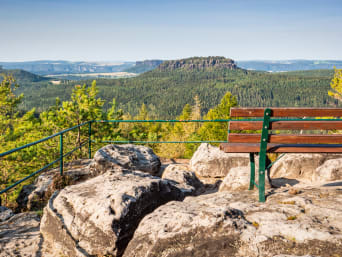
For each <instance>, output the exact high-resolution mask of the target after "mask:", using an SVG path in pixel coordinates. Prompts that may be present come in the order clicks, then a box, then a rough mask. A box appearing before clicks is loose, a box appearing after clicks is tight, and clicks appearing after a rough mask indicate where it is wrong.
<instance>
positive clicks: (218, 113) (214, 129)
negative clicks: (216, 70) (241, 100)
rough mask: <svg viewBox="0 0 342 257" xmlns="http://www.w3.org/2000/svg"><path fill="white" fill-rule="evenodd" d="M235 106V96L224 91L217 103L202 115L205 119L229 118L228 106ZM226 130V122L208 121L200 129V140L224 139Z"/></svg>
mask: <svg viewBox="0 0 342 257" xmlns="http://www.w3.org/2000/svg"><path fill="white" fill-rule="evenodd" d="M234 106H237V100H236V97H234V96H233V95H232V94H231V93H230V92H228V93H226V94H225V95H224V97H223V98H222V100H221V102H220V104H219V105H217V106H216V107H215V108H213V109H211V110H209V112H208V114H207V115H206V116H205V117H204V119H206V120H219V119H230V108H231V107H234ZM227 131H228V122H208V123H206V124H204V125H203V126H202V127H201V128H200V130H199V134H200V135H201V139H202V140H210V141H214V140H226V138H227Z"/></svg>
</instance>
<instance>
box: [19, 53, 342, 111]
mask: <svg viewBox="0 0 342 257" xmlns="http://www.w3.org/2000/svg"><path fill="white" fill-rule="evenodd" d="M157 65H158V63H157V62H148V63H141V64H140V68H145V69H151V68H152V67H154V66H157ZM134 66H135V67H139V66H138V65H137V64H135V65H134ZM134 66H133V67H134ZM331 68H332V67H331ZM331 68H330V69H322V70H316V69H315V70H307V71H305V70H304V71H289V72H274V73H270V72H265V71H254V70H247V69H244V68H241V66H239V65H237V63H236V62H234V61H233V60H232V59H228V58H224V57H217V56H216V57H215V56H214V57H193V58H187V59H180V60H171V61H164V62H162V63H160V64H159V65H158V66H157V67H154V69H152V70H149V71H147V72H144V73H141V74H139V75H137V76H134V77H130V78H117V79H111V78H97V79H96V81H97V85H98V88H99V96H100V97H101V98H102V99H104V100H106V104H105V108H109V104H110V103H111V102H112V100H113V99H116V103H117V107H118V108H122V109H123V110H124V112H126V113H127V112H129V113H130V114H131V115H135V114H137V112H138V110H139V108H140V107H141V105H142V104H145V105H146V106H147V108H148V110H149V113H150V114H153V116H154V117H160V118H175V117H176V116H177V115H179V114H180V113H181V112H182V109H183V107H184V105H185V104H193V103H194V97H195V96H198V97H199V100H200V102H201V107H202V114H204V113H206V112H207V111H208V110H209V109H210V108H212V107H213V106H215V105H217V104H218V103H219V101H220V99H221V98H222V96H223V95H224V94H225V93H226V92H228V91H229V92H231V93H232V94H233V95H235V96H236V97H237V100H238V103H239V105H240V106H316V107H318V106H337V105H338V102H337V101H336V100H334V99H332V98H331V97H330V96H328V93H327V92H328V90H329V88H330V81H331V78H332V77H333V70H332V69H331ZM16 71H18V70H16ZM132 73H133V72H132ZM19 74H21V75H23V74H25V76H26V79H25V76H20V77H19V78H18V83H19V84H20V88H19V89H18V90H17V94H20V93H23V94H24V99H23V102H22V104H21V106H20V108H22V109H23V110H29V109H31V108H33V107H35V108H36V111H38V112H41V111H43V110H46V109H48V108H49V107H50V106H52V105H54V104H55V98H56V97H59V98H60V99H61V100H62V101H64V100H68V99H69V98H70V95H71V92H72V89H73V88H74V86H75V85H77V84H87V85H90V84H91V82H92V81H93V78H90V77H82V80H78V81H75V80H68V79H61V80H60V81H59V82H58V83H52V78H50V79H47V78H45V77H41V76H39V75H35V74H32V73H28V72H24V71H21V73H19ZM78 75H82V76H83V75H84V76H86V73H78Z"/></svg>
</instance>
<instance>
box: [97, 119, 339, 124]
mask: <svg viewBox="0 0 342 257" xmlns="http://www.w3.org/2000/svg"><path fill="white" fill-rule="evenodd" d="M263 120H264V119H263V118H242V119H240V118H232V119H218V120H94V121H92V122H99V123H105V122H115V123H120V122H230V121H263ZM270 121H342V119H335V118H332V119H323V118H322V119H315V118H271V119H270Z"/></svg>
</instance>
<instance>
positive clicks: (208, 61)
mask: <svg viewBox="0 0 342 257" xmlns="http://www.w3.org/2000/svg"><path fill="white" fill-rule="evenodd" d="M204 69H229V70H235V69H238V67H237V66H236V64H235V62H234V60H232V59H229V58H225V57H222V56H209V57H191V58H187V59H180V60H172V61H165V62H163V63H162V64H160V65H159V66H158V68H157V69H156V70H159V71H174V70H186V71H190V70H199V71H202V70H204Z"/></svg>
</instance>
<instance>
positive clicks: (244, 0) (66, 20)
mask: <svg viewBox="0 0 342 257" xmlns="http://www.w3.org/2000/svg"><path fill="white" fill-rule="evenodd" d="M341 28H342V1H341V0H296V1H293V0H286V1H284V0H253V1H252V0H235V1H229V0H226V1H224V0H208V1H204V0H196V1H195V0H182V1H180V0H173V1H167V0H159V1H155V0H142V1H138V0H121V1H116V0H111V1H109V0H58V1H55V0H0V36H1V40H0V61H23V60H42V59H44V60H47V59H49V60H72V61H76V60H84V61H118V60H121V61H135V60H143V59H179V58H185V57H190V56H208V55H219V56H226V57H230V58H233V59H235V60H253V59H254V60H255V59H259V60H279V59H282V60H284V59H342V51H341V49H342V47H341V46H342V29H341Z"/></svg>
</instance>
